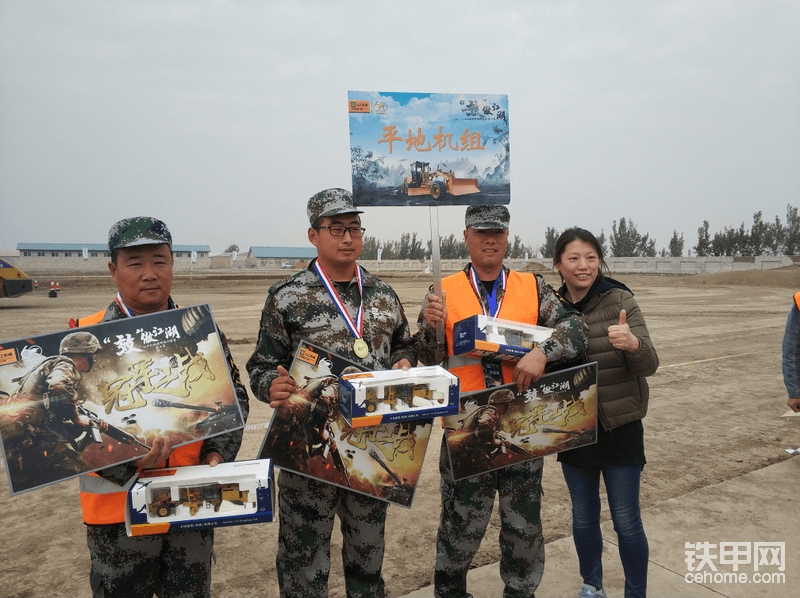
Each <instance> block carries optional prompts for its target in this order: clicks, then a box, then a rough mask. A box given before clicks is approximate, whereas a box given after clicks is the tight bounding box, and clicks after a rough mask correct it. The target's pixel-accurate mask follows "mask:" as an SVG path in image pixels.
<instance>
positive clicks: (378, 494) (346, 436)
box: [258, 341, 433, 508]
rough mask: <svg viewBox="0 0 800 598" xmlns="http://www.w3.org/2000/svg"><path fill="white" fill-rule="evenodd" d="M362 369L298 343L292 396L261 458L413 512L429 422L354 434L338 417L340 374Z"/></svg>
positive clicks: (292, 371) (359, 430) (277, 417)
mask: <svg viewBox="0 0 800 598" xmlns="http://www.w3.org/2000/svg"><path fill="white" fill-rule="evenodd" d="M360 371H367V370H366V368H364V367H363V366H361V365H357V364H355V363H353V362H351V361H349V360H347V359H344V358H343V357H340V356H338V355H336V354H334V353H331V352H330V351H328V350H327V349H325V348H323V347H319V346H316V345H313V344H311V343H309V342H307V341H301V343H300V346H299V347H298V348H297V353H296V354H295V358H294V361H293V362H292V366H291V369H290V370H289V375H290V376H291V377H292V378H294V379H295V380H296V381H297V383H298V384H299V386H300V391H299V393H298V394H295V395H292V396H291V397H290V398H289V399H288V401H287V402H286V403H285V404H283V405H281V406H280V407H278V408H277V409H275V412H274V413H273V415H272V421H271V422H270V427H269V429H268V430H267V433H266V435H265V436H264V441H263V443H262V445H261V450H260V451H259V454H258V458H259V459H267V458H269V459H272V460H273V461H272V462H273V464H274V465H275V466H276V467H281V468H283V469H286V470H288V471H293V472H294V473H299V474H301V475H306V476H309V477H312V478H316V479H318V480H321V481H323V482H327V483H329V484H334V485H336V486H342V487H344V488H349V489H351V490H354V491H355V492H361V493H362V494H368V495H370V496H374V497H375V498H378V499H381V500H385V501H387V502H390V503H393V504H397V505H400V506H402V507H407V508H411V503H412V501H413V499H414V491H415V490H416V487H417V482H418V480H419V474H420V471H421V470H422V462H423V459H424V458H425V450H426V448H427V447H428V440H429V438H430V434H431V428H432V425H433V419H431V418H429V419H424V420H416V421H409V422H399V423H398V422H396V423H390V424H382V425H379V426H372V427H361V428H353V427H350V425H348V423H347V421H346V420H345V419H344V418H343V417H342V416H341V414H340V413H339V408H338V405H339V397H338V393H339V375H340V374H348V373H356V372H360Z"/></svg>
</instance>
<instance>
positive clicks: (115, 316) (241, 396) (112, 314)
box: [96, 297, 250, 486]
mask: <svg viewBox="0 0 800 598" xmlns="http://www.w3.org/2000/svg"><path fill="white" fill-rule="evenodd" d="M177 307H178V306H177V305H176V304H175V302H174V301H173V300H172V297H170V298H169V303H168V307H167V309H176V308H177ZM126 317H127V315H126V314H125V312H124V311H122V309H121V308H120V307H119V305H118V304H117V302H116V301H114V302H113V303H112V304H111V305H109V306H108V308H107V309H106V313H105V315H104V316H103V320H102V321H103V322H108V321H109V320H119V319H121V318H126ZM217 332H219V338H220V341H221V342H222V350H223V352H224V353H225V359H226V360H227V362H228V370H229V371H230V373H231V379H232V380H233V387H234V389H235V390H236V399H237V400H238V401H239V408H240V409H241V410H242V417H243V418H244V420H245V421H247V415H248V413H249V412H250V400H249V398H248V396H247V389H246V388H245V387H244V384H242V379H241V376H240V375H239V368H237V367H236V364H235V363H234V362H233V357H232V356H231V350H230V349H229V348H228V341H227V339H226V338H225V335H224V334H223V333H222V331H221V330H220V329H219V328H217ZM243 432H244V430H234V431H233V432H227V433H226V434H219V435H217V436H214V437H212V438H206V439H205V440H203V446H202V448H201V449H200V460H201V461H202V460H203V459H204V458H205V457H206V455H208V454H209V453H219V454H220V455H222V458H223V459H224V460H225V461H233V460H234V459H236V454H237V453H238V452H239V447H240V446H241V444H242V435H243ZM136 472H137V469H136V466H134V465H132V464H131V463H123V464H121V465H112V466H111V467H107V468H105V469H101V470H100V471H98V472H96V473H97V474H98V475H99V476H101V477H103V478H105V479H107V480H109V481H112V482H114V483H116V484H119V485H120V486H124V485H125V484H126V483H127V482H128V481H130V479H131V478H132V477H133V476H134V475H135V474H136Z"/></svg>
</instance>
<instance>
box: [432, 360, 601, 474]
mask: <svg viewBox="0 0 800 598" xmlns="http://www.w3.org/2000/svg"><path fill="white" fill-rule="evenodd" d="M444 425H445V434H446V435H447V448H448V451H449V452H450V463H451V464H452V467H453V478H454V479H456V480H460V479H463V478H467V477H469V476H473V475H477V474H479V473H485V472H487V471H492V470H494V469H500V468H501V467H508V466H509V465H514V464H515V463H521V462H523V461H529V460H531V459H535V458H537V457H543V456H544V455H550V454H552V453H559V452H561V451H566V450H569V449H574V448H577V447H579V446H586V445H588V444H593V443H595V442H597V363H596V362H592V363H590V364H586V365H581V366H578V367H574V368H570V369H567V370H561V371H557V372H553V373H551V374H545V375H544V376H542V377H541V378H539V380H538V381H536V382H534V383H533V384H531V386H530V388H529V389H528V390H527V391H525V392H522V393H520V392H517V386H516V384H506V385H504V386H496V387H494V388H490V389H487V390H481V391H477V392H472V393H465V394H462V395H461V413H459V414H458V415H451V416H448V417H445V418H444Z"/></svg>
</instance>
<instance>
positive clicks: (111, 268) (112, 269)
mask: <svg viewBox="0 0 800 598" xmlns="http://www.w3.org/2000/svg"><path fill="white" fill-rule="evenodd" d="M108 271H109V272H111V278H113V279H114V282H117V266H116V265H115V264H114V262H108Z"/></svg>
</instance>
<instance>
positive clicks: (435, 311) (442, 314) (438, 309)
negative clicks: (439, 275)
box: [422, 291, 447, 328]
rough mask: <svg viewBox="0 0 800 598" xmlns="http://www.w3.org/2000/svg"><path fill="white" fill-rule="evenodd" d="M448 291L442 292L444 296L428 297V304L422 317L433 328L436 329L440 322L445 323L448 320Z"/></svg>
mask: <svg viewBox="0 0 800 598" xmlns="http://www.w3.org/2000/svg"><path fill="white" fill-rule="evenodd" d="M446 302H447V291H442V296H441V297H438V296H437V295H434V294H430V295H428V304H427V305H426V306H425V311H424V312H423V314H422V317H423V318H425V321H426V322H427V323H428V325H429V326H430V327H431V328H436V325H437V324H438V323H439V322H444V321H445V319H446V318H447V303H446Z"/></svg>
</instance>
